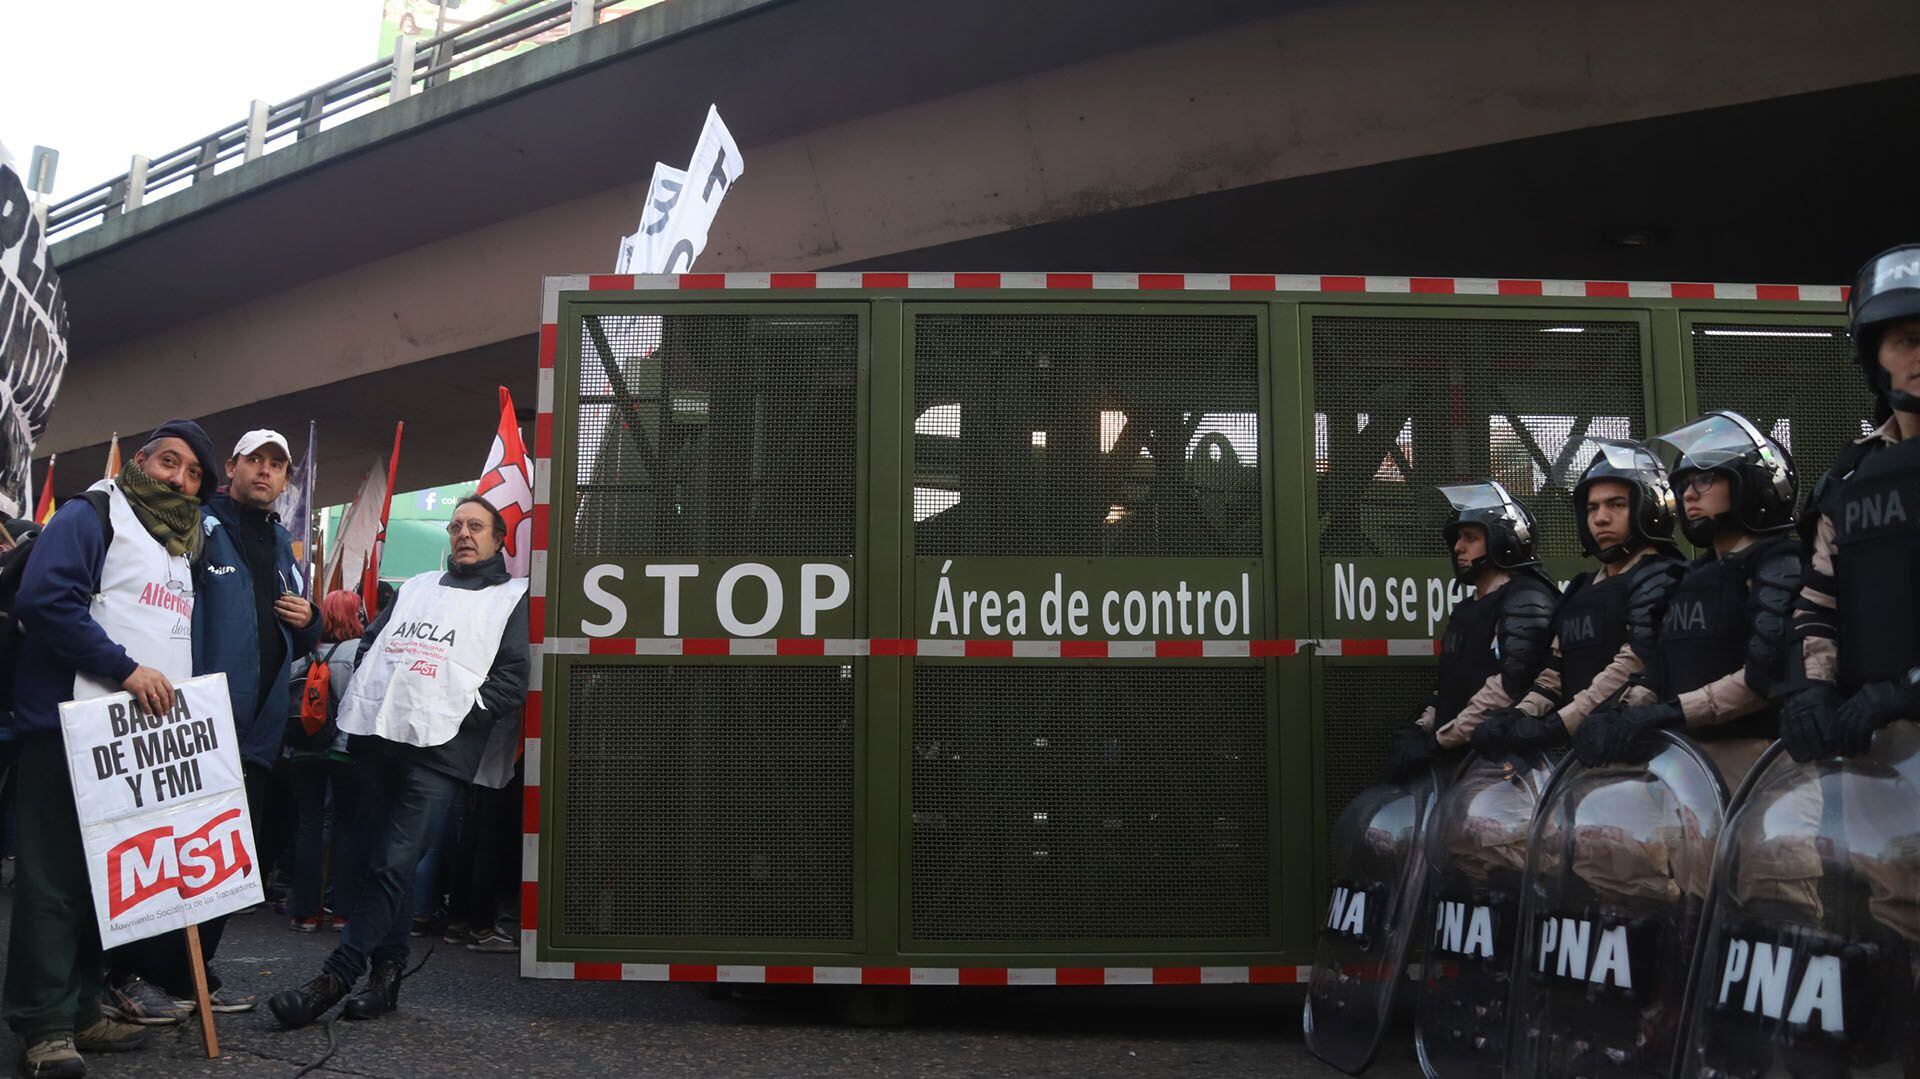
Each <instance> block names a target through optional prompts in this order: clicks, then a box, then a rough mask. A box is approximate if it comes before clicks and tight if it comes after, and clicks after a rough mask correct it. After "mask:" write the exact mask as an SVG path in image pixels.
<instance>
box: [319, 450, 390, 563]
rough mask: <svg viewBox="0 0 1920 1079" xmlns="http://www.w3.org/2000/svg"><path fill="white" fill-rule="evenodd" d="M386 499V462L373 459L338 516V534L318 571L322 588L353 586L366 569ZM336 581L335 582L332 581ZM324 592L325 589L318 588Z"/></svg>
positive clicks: (377, 535)
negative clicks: (325, 563) (355, 492)
mask: <svg viewBox="0 0 1920 1079" xmlns="http://www.w3.org/2000/svg"><path fill="white" fill-rule="evenodd" d="M386 500H387V462H386V461H385V460H381V459H376V460H375V461H374V462H373V465H372V467H370V468H368V469H367V478H366V479H364V480H361V481H360V491H359V493H358V494H356V495H354V496H353V504H352V505H350V506H348V507H347V512H346V513H345V514H342V515H341V518H340V535H339V536H338V537H337V538H335V539H334V541H333V550H331V551H329V552H327V572H326V573H324V574H322V575H321V580H323V581H325V582H326V584H325V585H324V586H323V589H324V588H347V589H352V588H354V587H355V586H357V585H358V584H359V583H360V577H361V575H362V574H364V573H365V572H366V568H367V559H368V558H369V557H371V556H372V555H373V541H374V540H375V539H377V538H379V535H380V507H381V505H382V504H383V503H384V502H386ZM336 580H337V581H339V582H340V583H339V584H337V585H336V584H335V583H334V582H335V581H336ZM321 594H322V595H325V592H324V590H323V591H322V592H321Z"/></svg>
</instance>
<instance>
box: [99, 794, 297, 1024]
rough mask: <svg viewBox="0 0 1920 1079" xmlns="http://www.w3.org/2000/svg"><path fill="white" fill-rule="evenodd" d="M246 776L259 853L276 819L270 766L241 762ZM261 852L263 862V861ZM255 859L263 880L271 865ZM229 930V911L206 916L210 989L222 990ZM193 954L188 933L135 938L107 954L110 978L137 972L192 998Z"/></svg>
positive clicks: (203, 948) (203, 951) (204, 949)
mask: <svg viewBox="0 0 1920 1079" xmlns="http://www.w3.org/2000/svg"><path fill="white" fill-rule="evenodd" d="M241 773H242V777H243V778H244V779H245V781H246V784H247V813H248V815H249V816H251V817H252V818H253V837H254V838H253V842H254V850H255V851H256V852H259V851H260V850H261V847H260V837H261V835H262V834H263V833H265V832H266V831H267V829H268V827H269V822H270V821H271V818H272V813H273V810H272V808H271V807H272V805H273V788H274V785H275V784H274V773H273V772H272V771H271V770H269V769H266V768H261V767H258V766H257V765H252V764H244V763H243V764H242V765H241ZM264 861H265V855H264V854H262V855H261V859H260V863H264ZM260 863H256V864H255V865H254V872H256V873H258V874H260V878H261V882H262V883H263V884H264V883H265V881H266V876H267V869H266V866H265V865H264V864H260ZM226 931H227V915H225V914H222V915H219V916H218V917H214V918H208V919H207V920H206V921H204V922H201V923H200V955H201V958H202V959H203V960H204V961H205V962H206V965H207V991H208V992H212V991H213V990H215V989H218V988H220V985H221V982H220V976H219V975H218V974H215V973H214V972H213V957H214V955H215V953H217V952H219V950H220V938H221V937H222V936H224V935H225V934H226ZM192 956H193V953H192V952H190V951H189V950H188V949H187V931H186V930H184V929H175V930H172V931H171V932H167V933H162V934H160V935H159V936H155V937H148V938H146V939H145V940H136V941H134V942H133V943H132V944H123V945H121V946H120V947H118V948H114V949H113V950H111V951H109V952H107V955H106V959H107V979H108V981H110V982H111V983H112V984H114V985H121V984H124V983H125V982H126V981H127V979H128V978H131V977H133V976H135V975H138V976H140V977H142V978H145V979H146V980H147V981H150V982H152V983H153V984H155V985H157V986H159V987H160V988H161V989H163V990H165V991H166V992H167V993H169V994H171V995H172V996H173V997H174V999H176V1000H188V999H191V998H192V997H193V995H194V994H193V959H192Z"/></svg>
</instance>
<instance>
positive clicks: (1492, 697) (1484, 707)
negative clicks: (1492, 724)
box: [1434, 674, 1513, 749]
mask: <svg viewBox="0 0 1920 1079" xmlns="http://www.w3.org/2000/svg"><path fill="white" fill-rule="evenodd" d="M1512 704H1513V698H1511V697H1509V696H1507V687H1506V685H1505V684H1504V682H1503V680H1502V678H1501V676H1500V675H1497V674H1495V675H1490V676H1488V678H1487V681H1486V684H1485V685H1482V686H1481V687H1480V691H1479V692H1477V693H1475V694H1474V695H1473V699H1472V700H1469V701H1468V702H1467V704H1466V707H1464V708H1462V709H1460V714H1459V715H1457V716H1454V717H1453V721H1452V722H1450V723H1448V724H1447V725H1446V726H1444V727H1442V728H1440V729H1439V730H1438V731H1436V732H1435V733H1434V740H1435V741H1437V742H1439V743H1440V744H1441V745H1442V746H1443V747H1445V748H1447V749H1458V748H1459V747H1461V746H1464V745H1466V744H1467V739H1468V738H1470V737H1471V736H1472V735H1473V732H1474V729H1475V728H1476V727H1478V726H1480V724H1481V723H1482V722H1483V721H1484V720H1485V719H1486V718H1487V713H1488V712H1492V711H1495V710H1497V709H1501V708H1506V707H1508V706H1510V705H1512Z"/></svg>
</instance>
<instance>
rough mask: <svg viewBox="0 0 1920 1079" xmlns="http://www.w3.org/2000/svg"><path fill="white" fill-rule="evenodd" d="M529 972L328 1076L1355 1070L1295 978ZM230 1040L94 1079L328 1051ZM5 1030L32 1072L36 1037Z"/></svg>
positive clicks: (250, 984)
mask: <svg viewBox="0 0 1920 1079" xmlns="http://www.w3.org/2000/svg"><path fill="white" fill-rule="evenodd" d="M0 896H4V893H0ZM0 905H4V901H3V900H0ZM333 941H334V936H333V934H332V933H328V932H322V933H316V934H313V935H310V936H309V935H303V934H299V933H294V932H291V931H289V930H288V929H287V928H286V919H284V918H279V917H275V916H274V915H272V914H268V913H261V914H255V915H247V916H240V917H236V918H234V919H233V921H232V922H231V923H230V924H229V926H228V928H227V933H226V939H225V941H224V942H223V943H222V945H221V954H220V956H219V957H218V959H217V960H216V962H217V965H218V966H219V968H220V971H221V975H222V977H224V978H225V979H227V981H228V982H229V983H231V984H235V985H237V986H239V987H243V988H245V989H247V990H250V991H254V992H259V993H261V994H262V996H263V999H264V995H265V994H266V993H268V992H270V991H272V990H275V989H280V988H286V987H289V986H293V985H298V984H299V983H301V982H304V981H306V980H307V979H308V978H309V977H311V976H312V975H313V974H314V973H315V972H316V971H317V970H318V969H319V963H320V960H321V959H322V958H323V957H324V956H325V955H326V953H327V951H328V949H330V948H332V947H333ZM416 943H417V944H423V943H424V942H416ZM418 957H419V951H418V949H417V948H416V951H415V961H418ZM517 970H518V960H517V958H516V957H514V956H510V955H475V954H473V953H471V952H468V951H466V950H464V949H462V948H457V947H451V946H446V945H441V946H439V947H438V948H436V950H435V951H434V954H433V955H432V957H431V958H429V959H428V960H427V963H426V966H425V967H423V968H422V969H421V970H420V972H419V973H418V974H417V975H415V976H414V977H412V978H410V979H408V980H407V982H406V983H405V985H404V988H403V991H402V993H401V998H400V1010H399V1012H397V1013H396V1014H394V1015H390V1016H388V1017H387V1018H385V1019H382V1020H379V1021H376V1022H372V1023H348V1022H344V1021H342V1022H337V1023H335V1024H334V1026H333V1030H332V1035H333V1038H334V1041H335V1048H334V1052H333V1054H332V1056H330V1057H329V1058H328V1059H327V1060H326V1062H325V1063H324V1064H323V1065H322V1066H321V1067H320V1068H319V1069H317V1070H316V1071H314V1072H313V1073H312V1074H315V1075H361V1076H383V1077H389V1076H390V1077H394V1079H418V1077H420V1076H426V1075H476V1076H493V1075H501V1076H506V1075H566V1076H582V1075H615V1074H617V1075H669V1074H670V1075H727V1076H759V1075H765V1076H805V1075H834V1076H861V1075H875V1076H881V1075H884V1076H902V1075H932V1076H943V1075H1006V1076H1070V1075H1091V1074H1100V1075H1192V1076H1209V1077H1211V1076H1226V1075H1258V1076H1329V1077H1331V1076H1337V1075H1338V1073H1337V1072H1335V1071H1334V1070H1333V1069H1331V1068H1328V1067H1326V1066H1324V1065H1322V1064H1320V1063H1319V1062H1318V1061H1316V1060H1314V1059H1313V1057H1312V1056H1311V1055H1309V1054H1308V1053H1307V1051H1306V1048H1305V1046H1304V1045H1302V1043H1301V1039H1300V1023H1299V999H1300V998H1299V995H1298V990H1295V989H1288V988H1281V987H1265V986H1260V987H1179V988H1152V987H1139V988H1114V989H1087V988H1065V989H1028V990H965V991H962V990H952V989H930V990H908V991H907V993H908V996H907V1001H908V1005H909V1014H908V1018H907V1021H906V1022H905V1023H904V1024H901V1025H896V1026H887V1027H870V1026H856V1025H852V1024H850V1023H848V1022H845V1021H843V1020H842V1019H841V1018H840V1016H839V1014H838V1011H837V1009H836V1002H835V1000H834V998H833V997H832V996H831V995H830V994H831V993H832V992H833V991H832V990H830V989H816V988H804V989H803V988H791V989H785V990H783V991H779V992H767V993H763V994H760V995H757V996H756V997H755V998H753V999H745V1000H741V999H727V1000H716V999H713V998H712V997H711V996H709V995H708V994H707V993H705V992H703V991H702V990H701V989H700V988H699V987H696V986H688V985H662V984H649V983H640V982H627V983H608V982H548V981H523V980H521V979H520V977H519V976H518V974H517ZM219 1033H220V1043H221V1050H222V1056H221V1057H220V1059H218V1060H211V1061H210V1060H207V1059H205V1057H204V1055H203V1053H202V1051H201V1049H200V1043H199V1038H198V1030H197V1028H193V1029H189V1028H188V1027H187V1026H180V1027H162V1028H157V1030H156V1036H155V1040H154V1041H153V1043H152V1044H150V1045H149V1046H148V1047H147V1048H146V1049H143V1050H140V1051H138V1052H134V1053H127V1054H119V1055H108V1054H96V1055H93V1056H90V1057H89V1058H88V1065H89V1074H90V1075H95V1076H103V1077H112V1076H156V1077H157V1076H168V1077H173V1076H228V1077H237V1076H292V1075H294V1073H295V1072H296V1071H297V1070H298V1069H299V1068H300V1067H301V1066H302V1065H303V1064H307V1063H309V1062H311V1061H313V1060H315V1059H316V1058H318V1057H319V1056H320V1055H321V1054H322V1053H323V1052H325V1051H326V1049H327V1044H328V1032H327V1031H326V1030H323V1029H321V1028H320V1027H317V1026H316V1027H313V1028H309V1029H306V1030H300V1031H293V1032H285V1031H281V1030H280V1029H279V1028H278V1025H277V1024H276V1023H274V1021H273V1018H272V1016H271V1015H269V1014H268V1013H267V1011H266V1008H265V1007H264V1005H263V1006H262V1007H261V1008H259V1009H258V1010H257V1011H254V1012H251V1013H243V1014H237V1015H226V1016H221V1017H220V1018H219ZM0 1038H4V1039H5V1045H4V1052H5V1053H6V1054H7V1059H8V1060H9V1061H10V1062H17V1061H18V1059H19V1046H18V1044H17V1043H16V1042H15V1041H14V1040H13V1038H12V1036H11V1035H10V1034H0ZM1406 1044H1407V1042H1406V1039H1405V1038H1404V1037H1396V1038H1395V1039H1394V1048H1393V1050H1391V1051H1390V1052H1389V1053H1388V1054H1387V1056H1388V1057H1389V1059H1387V1060H1385V1061H1383V1063H1382V1064H1381V1065H1380V1066H1377V1067H1376V1068H1375V1069H1374V1070H1373V1071H1372V1072H1370V1073H1369V1075H1378V1076H1383V1077H1385V1079H1402V1077H1408V1076H1413V1075H1416V1074H1417V1070H1416V1069H1415V1068H1414V1067H1413V1065H1412V1061H1411V1057H1410V1054H1408V1053H1406V1052H1404V1051H1403V1048H1404V1046H1405V1045H1406Z"/></svg>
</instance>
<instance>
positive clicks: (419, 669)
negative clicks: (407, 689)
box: [407, 659, 440, 678]
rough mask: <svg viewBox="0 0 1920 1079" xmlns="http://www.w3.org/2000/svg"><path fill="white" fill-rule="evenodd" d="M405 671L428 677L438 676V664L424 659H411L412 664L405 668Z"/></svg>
mask: <svg viewBox="0 0 1920 1079" xmlns="http://www.w3.org/2000/svg"><path fill="white" fill-rule="evenodd" d="M407 673H408V674H423V675H426V676H427V677H428V678H438V677H440V665H439V664H438V663H432V662H429V661H427V660H424V659H416V660H414V661H413V666H411V667H408V668H407Z"/></svg>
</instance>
